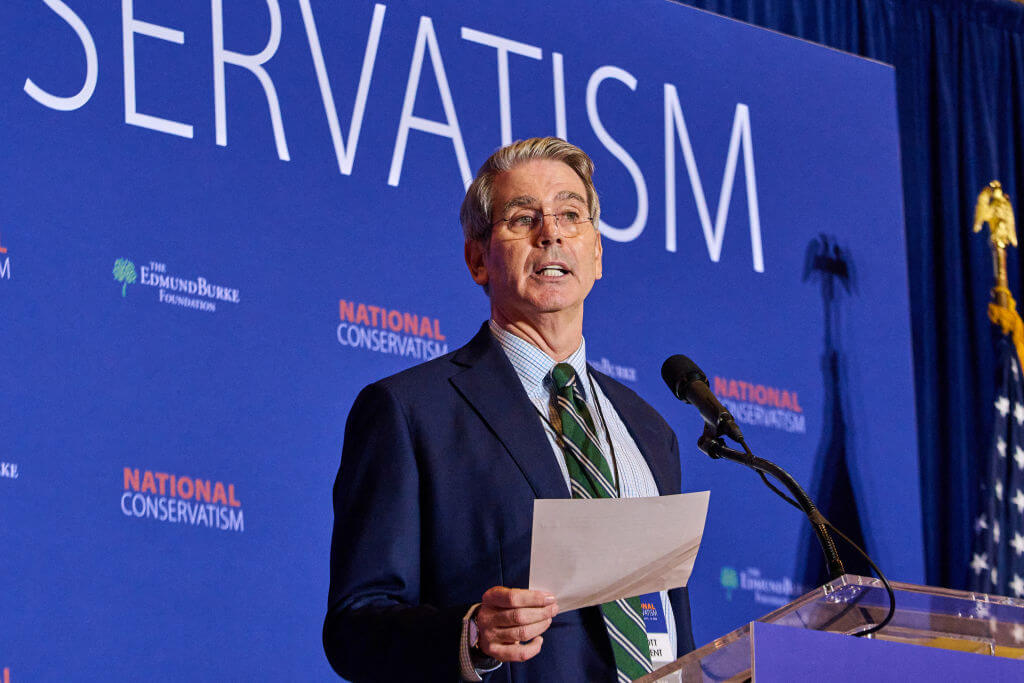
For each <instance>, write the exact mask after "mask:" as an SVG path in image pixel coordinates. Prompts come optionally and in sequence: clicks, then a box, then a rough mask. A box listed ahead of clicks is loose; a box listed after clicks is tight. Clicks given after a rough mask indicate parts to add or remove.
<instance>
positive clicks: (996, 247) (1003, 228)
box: [974, 180, 1024, 361]
mask: <svg viewBox="0 0 1024 683" xmlns="http://www.w3.org/2000/svg"><path fill="white" fill-rule="evenodd" d="M984 223H988V233H989V235H988V241H989V246H990V247H991V248H992V270H993V271H994V275H995V276H996V286H995V287H993V288H992V299H993V300H992V301H991V302H989V305H988V319H989V320H991V321H992V322H993V323H994V324H996V325H999V327H1001V328H1002V330H1003V334H1009V335H1011V336H1012V338H1013V344H1014V346H1016V347H1017V357H1018V358H1020V359H1021V360H1022V361H1024V321H1022V320H1021V317H1020V314H1019V313H1017V302H1016V301H1014V300H1013V294H1011V293H1010V284H1009V282H1008V281H1007V278H1006V247H1008V246H1012V247H1016V246H1017V230H1016V228H1015V227H1014V222H1013V207H1012V206H1010V197H1009V196H1008V195H1007V194H1006V193H1005V192H1003V186H1002V185H1001V184H1000V183H999V181H998V180H993V181H992V182H990V183H989V184H988V186H987V187H985V189H984V190H982V191H981V194H979V195H978V204H977V205H976V206H975V208H974V232H981V226H982V225H983V224H984Z"/></svg>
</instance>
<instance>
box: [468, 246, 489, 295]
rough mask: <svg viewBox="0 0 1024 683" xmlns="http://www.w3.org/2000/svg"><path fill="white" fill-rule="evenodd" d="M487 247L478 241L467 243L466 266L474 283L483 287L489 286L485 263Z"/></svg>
mask: <svg viewBox="0 0 1024 683" xmlns="http://www.w3.org/2000/svg"><path fill="white" fill-rule="evenodd" d="M485 249H486V245H485V244H484V243H483V242H477V241H476V240H467V241H466V247H465V252H466V266H467V267H468V268H469V274H470V276H471V277H472V278H473V282H475V283H477V284H478V285H481V286H486V285H487V280H488V277H487V264H486V263H485V261H484V256H485V254H484V251H485Z"/></svg>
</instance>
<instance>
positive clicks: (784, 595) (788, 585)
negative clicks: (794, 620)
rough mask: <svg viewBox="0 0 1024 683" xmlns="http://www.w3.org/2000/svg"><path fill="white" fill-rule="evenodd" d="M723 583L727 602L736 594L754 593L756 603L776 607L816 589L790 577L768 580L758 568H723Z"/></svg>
mask: <svg viewBox="0 0 1024 683" xmlns="http://www.w3.org/2000/svg"><path fill="white" fill-rule="evenodd" d="M721 582H722V588H724V589H725V599H726V600H732V595H733V593H734V592H740V593H752V594H753V597H754V602H757V603H760V604H762V605H774V606H776V607H781V606H782V605H785V604H786V603H788V602H790V601H792V600H793V598H795V597H797V596H799V595H803V594H804V593H806V592H807V591H810V590H813V588H814V587H813V586H810V587H808V586H804V585H803V584H800V583H797V582H796V581H793V579H791V578H789V577H788V576H783V577H779V578H768V577H766V576H763V575H762V574H761V569H760V568H758V567H747V568H746V569H742V570H740V571H738V572H737V571H736V570H735V569H733V568H732V567H722V574H721Z"/></svg>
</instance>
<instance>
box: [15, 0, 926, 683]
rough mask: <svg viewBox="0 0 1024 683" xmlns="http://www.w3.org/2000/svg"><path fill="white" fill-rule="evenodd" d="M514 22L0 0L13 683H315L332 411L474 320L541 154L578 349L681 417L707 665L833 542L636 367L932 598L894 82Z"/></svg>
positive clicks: (635, 27)
mask: <svg viewBox="0 0 1024 683" xmlns="http://www.w3.org/2000/svg"><path fill="white" fill-rule="evenodd" d="M527 10H528V11H522V12H516V13H515V15H514V16H509V13H508V12H507V11H505V10H504V8H501V7H490V6H486V7H466V6H463V5H462V4H457V3H445V4H444V5H441V4H439V3H436V2H435V3H426V2H407V3H402V5H401V6H390V5H389V6H386V7H385V6H384V5H376V6H375V5H373V4H370V3H354V2H347V3H337V2H326V1H322V0H320V1H317V0H312V1H311V0H299V2H297V3H282V4H281V5H280V6H279V5H278V3H277V1H276V0H267V2H266V3H256V6H255V7H254V5H253V3H242V2H239V1H238V0H234V1H232V0H225V1H224V2H222V1H221V0H212V2H210V3H209V4H207V3H205V2H192V3H185V4H182V3H170V2H157V1H156V0H153V1H147V0H138V1H137V2H134V3H132V2H131V1H130V0H129V1H127V2H124V3H123V4H122V7H121V11H120V12H119V11H118V8H117V7H115V6H110V5H108V6H104V7H101V6H97V5H96V4H93V3H84V2H67V3H64V2H59V1H58V0H44V1H43V2H29V1H27V0H25V1H18V2H14V3H4V4H3V5H2V8H0V26H3V27H4V40H3V41H2V42H0V58H2V60H3V63H4V64H5V68H4V70H3V75H2V78H0V103H2V109H0V112H2V114H0V141H2V149H3V150H4V151H5V152H6V157H7V159H8V160H9V163H7V164H5V165H4V167H3V170H2V171H0V173H2V176H0V187H3V194H2V205H0V247H2V248H3V249H4V250H5V251H3V252H2V253H0V268H2V270H0V301H2V302H3V303H2V305H3V311H4V316H3V324H2V325H0V349H3V352H4V363H3V370H2V374H0V395H2V396H3V397H4V399H3V410H0V434H2V435H3V436H2V441H3V446H2V448H3V450H2V451H0V452H2V461H3V464H4V465H5V467H4V468H3V470H2V473H3V474H4V476H3V477H0V519H2V520H3V524H2V525H0V547H3V548H5V552H4V553H3V555H2V556H0V572H2V573H0V576H2V577H3V580H4V582H5V588H4V590H3V591H0V613H2V614H4V615H5V616H4V619H3V620H2V621H0V643H2V644H3V645H2V649H0V667H2V668H9V669H10V672H11V674H12V676H13V679H14V680H18V679H26V680H29V679H49V678H60V677H63V676H66V675H69V674H75V675H78V676H79V677H82V678H99V677H103V678H111V679H114V680H119V679H129V678H147V679H168V680H169V679H172V678H180V677H186V676H187V677H190V678H212V677H214V676H216V677H218V678H225V677H226V678H237V679H251V678H254V677H257V676H259V677H266V678H274V677H276V678H290V679H302V680H306V679H329V678H330V677H331V675H332V674H331V672H330V670H329V668H328V666H327V663H326V660H325V659H324V657H323V655H322V653H321V652H320V635H319V631H320V621H321V618H322V613H323V608H324V605H325V598H326V586H327V570H328V567H327V563H328V562H327V561H328V557H327V555H328V544H329V535H330V523H331V517H330V485H331V482H332V480H333V477H334V473H335V471H336V468H337V463H338V456H339V453H340V442H341V434H342V429H343V424H344V419H345V416H346V413H347V411H348V408H349V406H350V405H351V402H352V400H353V399H354V397H355V394H356V392H357V391H358V390H359V389H360V388H361V387H362V386H363V385H365V384H366V383H368V382H370V381H373V380H375V379H377V378H379V377H381V376H383V375H386V374H390V373H392V372H395V371H398V370H400V369H402V368H404V367H408V366H409V365H411V364H413V363H416V362H419V361H421V360H425V359H427V358H429V357H432V356H433V355H437V354H439V353H444V352H446V351H447V350H452V349H454V348H456V347H457V346H458V345H460V344H461V343H463V342H464V341H465V340H467V339H468V338H469V336H470V335H471V334H472V333H473V332H474V331H475V330H476V329H477V327H478V326H479V324H480V322H481V321H482V320H483V319H484V318H485V317H486V315H487V301H486V298H485V296H484V295H483V293H482V292H480V291H479V290H478V288H476V287H475V285H473V284H472V282H471V280H470V279H469V277H468V274H467V272H466V271H465V266H464V264H463V262H462V243H461V230H460V227H459V225H458V222H457V207H458V205H459V202H460V201H461V198H462V194H463V188H464V184H465V182H466V181H467V179H468V177H469V174H470V173H471V170H472V169H475V168H476V166H478V165H479V163H480V162H481V161H482V160H483V159H484V158H485V157H486V156H487V155H488V154H489V153H490V152H491V151H493V149H494V148H496V147H497V146H499V145H500V144H502V142H503V141H506V140H509V139H512V138H519V137H527V136H531V135H543V134H556V133H557V134H564V135H565V136H567V137H568V139H569V140H570V141H572V142H574V143H576V144H578V145H580V146H581V147H583V148H584V149H586V150H588V151H589V152H590V153H591V154H592V156H593V158H594V160H595V162H596V165H597V174H596V181H597V188H598V191H599V193H600V194H601V197H602V208H603V211H602V218H603V220H604V221H605V223H604V224H603V225H602V232H603V234H604V244H605V278H604V280H602V281H601V282H600V283H599V285H598V287H597V288H596V289H595V291H594V293H593V294H592V295H591V299H590V302H589V303H588V313H587V321H586V327H585V333H586V336H587V340H588V350H589V351H590V354H591V360H592V362H594V363H595V365H596V366H597V367H598V368H599V369H602V370H604V371H605V372H608V373H609V374H611V375H613V376H616V377H618V378H620V379H621V380H623V381H624V382H625V383H626V384H627V385H629V386H631V387H633V388H634V389H635V390H636V391H638V392H639V393H640V394H641V395H642V396H644V397H646V398H647V399H648V400H649V401H650V402H651V403H652V404H653V405H654V406H655V407H656V408H657V409H658V410H659V411H661V413H662V414H663V415H665V416H666V417H667V418H668V420H669V422H670V423H671V424H673V426H674V427H675V428H676V431H677V433H678V434H679V437H680V442H681V444H682V445H683V453H682V459H683V463H682V464H683V478H684V479H683V488H684V490H703V489H710V490H711V492H712V494H711V508H710V513H709V517H708V527H707V530H706V533H705V539H704V546H703V549H702V554H701V556H700V557H699V558H698V561H697V566H696V568H695V571H694V575H693V577H692V579H691V586H692V591H691V595H692V600H693V607H694V614H695V629H696V634H697V640H698V642H699V643H702V642H705V641H707V640H709V639H710V638H712V637H715V636H717V635H720V634H722V633H724V632H726V631H728V630H730V629H732V628H735V627H737V626H739V625H740V624H741V623H743V622H745V621H748V620H750V619H751V618H754V617H756V616H758V615H760V614H763V613H765V612H767V611H769V610H770V609H772V608H773V607H774V606H776V605H779V604H782V603H784V602H787V601H788V600H790V599H791V598H792V597H793V596H795V595H798V594H800V593H801V592H803V591H804V590H805V589H806V587H807V585H808V584H813V583H814V582H815V581H816V580H817V568H816V567H815V562H816V558H817V554H818V551H817V549H816V548H814V547H812V546H810V544H809V538H808V535H807V532H806V531H805V529H804V524H805V523H804V522H803V521H802V520H801V519H800V518H799V516H798V515H797V514H796V513H795V512H794V511H792V510H791V509H790V508H788V507H787V506H785V505H783V504H782V503H781V502H780V501H778V500H776V499H775V498H774V497H773V496H772V495H771V494H770V493H769V492H768V491H767V490H766V489H764V488H763V487H762V486H761V485H760V483H759V482H758V480H757V479H756V477H755V476H754V475H753V474H751V473H748V472H746V471H743V470H741V469H739V468H738V466H734V465H731V464H729V463H713V462H710V461H707V460H706V459H705V458H704V456H703V455H701V454H700V453H698V452H697V451H696V448H695V447H693V445H692V444H693V443H694V442H695V441H696V438H697V436H698V435H699V432H700V428H701V423H700V419H699V417H697V415H696V413H695V412H694V411H693V410H692V409H690V408H688V407H686V406H683V405H681V404H679V403H678V402H676V401H675V400H674V399H673V398H672V397H671V396H670V395H669V393H668V391H667V390H666V389H665V388H664V386H663V385H662V383H661V380H660V378H659V376H658V368H659V367H660V365H661V362H662V360H663V359H664V358H665V357H667V356H668V355H671V354H673V353H679V352H683V353H686V354H687V355H690V356H692V357H693V358H695V359H696V360H697V361H698V362H699V363H700V364H701V365H702V366H703V368H704V369H705V371H707V373H708V375H709V378H710V379H711V382H712V386H713V388H714V389H715V390H716V391H717V392H718V393H719V395H720V396H721V397H722V398H723V400H726V401H728V403H729V406H730V407H731V408H732V409H733V411H734V413H735V414H736V415H737V417H738V418H739V419H740V421H741V422H742V423H743V427H744V431H745V433H746V434H747V437H748V441H749V443H750V444H751V445H752V447H753V448H754V450H755V452H757V453H758V454H759V455H761V456H763V457H768V458H772V459H774V460H776V461H778V462H779V463H780V464H782V465H783V466H785V467H787V468H788V469H789V470H790V471H791V472H793V474H794V475H795V476H796V478H797V479H798V480H800V481H802V482H804V483H805V485H807V487H808V488H809V489H810V490H811V493H812V495H814V496H817V497H818V498H820V499H822V501H823V507H824V508H825V509H826V510H833V509H835V510H836V511H837V512H836V513H835V514H838V511H845V512H847V513H850V514H847V515H844V519H845V521H844V522H843V523H842V525H843V526H846V527H847V528H851V527H852V528H853V530H854V533H855V534H859V535H860V536H861V537H862V538H863V539H864V540H865V543H866V545H867V548H868V550H869V551H870V552H871V553H872V555H873V556H874V557H875V559H876V560H877V561H878V562H879V564H881V565H882V566H883V567H885V568H886V569H887V570H888V571H889V574H890V576H891V578H894V579H900V580H905V581H912V582H923V580H924V569H923V567H924V565H923V550H922V539H921V529H922V525H921V516H920V505H919V499H920V496H919V488H918V480H919V475H918V467H917V451H916V433H915V431H914V430H913V429H912V428H908V426H907V425H913V424H914V416H913V411H912V408H910V406H913V405H914V402H913V378H912V361H911V344H910V332H909V316H908V301H907V275H906V267H905V260H904V253H905V244H904V238H903V229H902V204H901V197H902V194H901V187H900V169H899V156H898V139H897V133H896V101H895V90H894V80H893V72H892V70H891V69H890V68H888V67H886V66H883V65H881V64H878V63H874V62H869V61H866V60H863V59H859V58H855V57H852V56H850V55H847V54H843V53H839V52H835V51H832V50H828V49H824V48H821V47H818V46H815V45H812V44H809V43H805V42H801V41H797V40H793V39H789V38H786V37H783V36H780V35H777V34H773V33H769V32H766V31H762V30H758V29H754V28H752V27H750V26H746V25H743V24H739V23H736V22H733V21H730V20H726V19H722V18H720V17H716V16H713V15H710V14H706V13H703V12H699V11H696V10H693V9H689V8H684V7H680V6H677V5H674V4H671V3H668V2H661V1H656V0H650V1H648V2H642V3H636V4H634V5H633V6H631V7H630V8H629V9H628V10H627V9H625V8H594V7H592V6H591V5H590V4H589V3H583V2H565V3H559V4H558V6H556V7H542V6H541V5H540V4H539V3H538V4H537V5H536V6H531V7H528V8H527ZM538 16H540V17H543V21H538ZM584 17H585V20H584V19H583V18H584ZM878 387H884V400H879V399H878V398H877V396H878V390H877V388H878ZM893 490H898V491H899V493H900V494H901V495H900V496H899V497H897V498H896V499H893V496H892V495H891V493H892V491H893ZM837 521H838V518H837ZM895 530H898V531H895ZM668 532H669V533H670V532H671V530H668ZM847 555H848V556H849V554H848V553H847ZM851 559H852V557H851ZM851 564H852V563H851ZM214 672H215V673H214Z"/></svg>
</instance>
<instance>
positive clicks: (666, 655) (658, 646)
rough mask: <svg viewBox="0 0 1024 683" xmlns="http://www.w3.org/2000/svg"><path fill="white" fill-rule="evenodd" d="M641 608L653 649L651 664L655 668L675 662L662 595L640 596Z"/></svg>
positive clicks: (648, 638) (649, 641)
mask: <svg viewBox="0 0 1024 683" xmlns="http://www.w3.org/2000/svg"><path fill="white" fill-rule="evenodd" d="M640 607H641V608H642V611H643V613H644V626H646V627H647V642H648V644H649V645H650V648H651V664H653V665H654V668H655V669H657V668H659V667H662V666H665V665H666V664H668V663H669V662H674V661H675V659H676V657H675V652H673V651H672V641H671V640H669V637H668V622H667V621H666V620H665V610H664V608H663V607H662V604H661V594H660V593H648V594H646V595H641V596H640Z"/></svg>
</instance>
